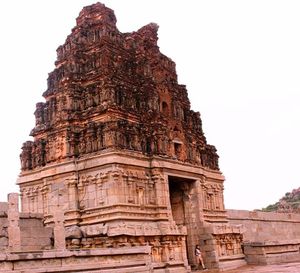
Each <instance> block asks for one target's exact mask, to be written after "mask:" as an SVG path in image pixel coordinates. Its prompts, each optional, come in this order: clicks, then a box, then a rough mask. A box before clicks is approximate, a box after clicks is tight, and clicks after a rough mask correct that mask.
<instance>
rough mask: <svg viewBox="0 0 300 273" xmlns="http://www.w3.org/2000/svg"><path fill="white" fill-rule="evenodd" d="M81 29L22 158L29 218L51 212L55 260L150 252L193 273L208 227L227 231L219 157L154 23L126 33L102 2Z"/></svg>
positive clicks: (52, 81)
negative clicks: (96, 252)
mask: <svg viewBox="0 0 300 273" xmlns="http://www.w3.org/2000/svg"><path fill="white" fill-rule="evenodd" d="M76 23H77V24H76V26H75V27H74V28H73V29H72V33H71V34H70V35H69V36H68V37H67V39H66V41H65V43H64V44H63V45H61V46H60V47H59V48H58V49H57V60H56V62H55V66H56V67H55V69H54V70H53V71H52V72H51V73H50V74H49V77H48V82H47V90H46V91H45V92H44V94H43V96H44V98H45V102H40V103H37V104H36V111H35V113H34V114H35V119H36V122H35V127H34V128H33V129H32V131H31V136H32V137H33V141H27V142H25V143H24V144H23V147H22V153H21V155H20V158H21V165H22V169H21V170H22V171H21V174H20V179H19V185H20V189H21V200H22V210H23V211H24V212H27V213H28V212H36V213H43V216H44V223H45V225H46V226H49V227H53V228H54V248H55V249H57V250H64V249H65V248H67V249H78V250H82V249H90V248H103V249H105V248H116V249H118V248H120V247H125V246H126V247H137V248H139V249H141V247H145V246H150V248H149V253H151V259H152V262H153V263H156V264H158V266H162V267H163V268H166V270H168V269H167V267H168V265H169V264H172V270H174V272H175V271H176V272H177V271H178V272H189V270H190V267H189V264H193V262H194V247H195V245H196V244H198V243H199V240H200V239H201V238H202V237H201V236H202V235H203V234H201V232H203V231H204V230H205V229H204V228H203V226H204V223H205V221H207V222H208V223H209V225H212V224H213V223H214V222H223V223H224V222H226V221H227V220H226V211H225V209H224V203H223V180H224V178H223V176H222V175H221V173H220V171H219V167H218V155H217V152H216V148H215V147H214V146H212V145H209V144H208V143H207V141H206V138H205V136H204V133H203V131H202V121H201V117H200V114H199V113H198V112H194V111H192V110H191V109H190V101H189V99H188V95H187V90H186V87H185V86H184V85H180V84H178V82H177V74H176V69H175V63H174V62H173V61H172V60H171V59H170V58H168V57H167V56H165V55H163V54H162V53H160V51H159V47H158V45H157V40H158V36H157V31H158V26H157V25H156V24H154V23H151V24H148V25H146V26H144V27H142V28H140V29H139V30H137V31H135V32H131V33H121V32H120V31H119V30H118V29H117V27H116V17H115V15H114V12H113V11H112V10H111V9H109V8H107V7H105V6H104V5H103V4H100V3H97V4H94V5H91V6H89V7H86V8H84V9H83V10H82V12H81V13H80V14H79V17H78V18H77V20H76ZM197 227H199V230H198V229H197ZM207 233H209V232H207ZM209 234H210V235H209V236H208V237H212V235H211V233H209ZM228 234H229V235H228V236H231V233H228ZM204 235H205V236H203V237H207V236H206V235H207V234H204ZM211 240H212V239H211ZM222 240H223V239H222ZM222 240H221V237H220V249H221V248H222V249H223V248H224V247H223V244H221V241H222ZM232 240H233V241H234V240H235V237H232ZM222 242H223V241H222ZM210 248H212V249H210ZM210 248H209V247H208V248H207V249H209V250H208V253H207V256H209V257H212V258H211V260H210V261H207V265H208V266H209V267H211V268H216V267H217V257H216V256H214V255H213V254H212V253H214V251H215V249H214V248H216V245H215V244H211V245H210ZM227 252H228V255H234V253H231V252H230V251H229V250H228V251H227ZM220 253H221V250H220ZM220 255H221V254H220ZM188 261H189V262H188ZM188 263H189V264H188ZM157 270H160V269H159V267H158V269H157ZM163 270H164V269H163ZM161 272H163V271H161Z"/></svg>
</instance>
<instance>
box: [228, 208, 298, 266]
mask: <svg viewBox="0 0 300 273" xmlns="http://www.w3.org/2000/svg"><path fill="white" fill-rule="evenodd" d="M227 213H228V220H229V222H230V223H231V224H234V225H243V226H244V229H245V231H244V235H243V237H244V238H243V241H244V253H245V255H246V259H247V262H248V263H249V264H274V263H282V262H292V261H300V253H299V252H300V215H299V214H292V213H289V214H283V213H270V212H261V211H245V210H228V211H227Z"/></svg>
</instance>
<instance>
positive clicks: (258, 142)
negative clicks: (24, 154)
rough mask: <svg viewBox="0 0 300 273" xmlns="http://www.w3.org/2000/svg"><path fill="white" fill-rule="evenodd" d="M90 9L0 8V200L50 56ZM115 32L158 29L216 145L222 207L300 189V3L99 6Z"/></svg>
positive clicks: (110, 1)
mask: <svg viewBox="0 0 300 273" xmlns="http://www.w3.org/2000/svg"><path fill="white" fill-rule="evenodd" d="M95 2H96V1H88V0H86V1H84V0H72V1H71V0H70V1H68V0H64V1H62V0H51V1H50V0H43V1H38V0H26V1H22V0H14V1H0V13H1V15H0V32H1V43H0V60H1V61H0V82H1V84H0V90H1V99H0V122H1V134H0V151H1V157H0V185H1V191H0V201H5V200H6V196H7V194H8V193H9V192H18V187H17V186H16V180H17V177H18V175H19V173H20V161H19V154H20V152H21V146H22V143H23V142H25V141H27V140H31V137H30V136H29V134H30V131H31V129H33V127H34V124H35V120H34V115H33V113H34V111H35V104H36V103H37V102H40V101H44V99H43V97H42V93H43V92H44V91H45V90H46V88H47V86H46V82H47V77H48V73H50V72H51V71H52V70H53V69H54V62H55V60H56V49H57V47H58V46H59V45H61V44H63V43H64V41H65V39H66V37H67V35H68V34H70V33H71V29H72V28H73V27H74V26H75V19H76V17H77V16H78V15H79V12H80V11H81V9H82V8H83V7H84V6H87V5H90V4H93V3H95ZM101 2H102V3H104V4H105V5H106V6H107V7H110V8H111V9H113V10H114V11H115V14H116V16H117V20H118V22H117V27H118V28H119V30H120V31H122V32H131V31H135V30H138V29H139V28H141V27H142V26H144V25H146V24H148V23H150V22H155V23H157V24H158V25H159V26H160V27H159V31H158V35H159V40H158V45H159V47H160V50H161V52H162V53H163V54H165V55H167V56H168V57H170V58H171V59H172V60H173V61H175V63H176V70H177V74H178V79H179V83H180V84H185V85H186V86H187V90H188V94H189V99H190V101H191V107H192V109H193V110H194V111H199V112H200V113H201V117H202V122H203V129H204V132H205V136H206V138H207V141H208V143H209V144H213V145H215V146H216V148H217V150H218V154H219V156H220V159H219V164H220V169H221V171H222V173H223V174H224V176H225V178H226V180H225V182H224V187H225V189H224V198H225V207H226V208H227V209H247V210H253V209H260V208H263V207H266V206H267V205H269V204H272V203H275V202H277V201H278V200H279V199H280V198H281V197H282V196H283V195H284V194H285V193H286V192H290V191H292V190H293V189H295V188H298V187H300V172H299V169H300V168H299V155H300V141H299V140H300V77H299V76H300V16H299V14H300V2H299V1H292V0H291V1H286V0H282V1H278V0H270V1H269V0H250V1H247V0H236V1H232V0H220V1H215V0H209V1H208V0H207V1H202V0H199V1H194V0H186V1H178V0H164V1H161V0H151V1H150V0H149V1H148V0H143V1H141V0H127V1H124V0H102V1H101Z"/></svg>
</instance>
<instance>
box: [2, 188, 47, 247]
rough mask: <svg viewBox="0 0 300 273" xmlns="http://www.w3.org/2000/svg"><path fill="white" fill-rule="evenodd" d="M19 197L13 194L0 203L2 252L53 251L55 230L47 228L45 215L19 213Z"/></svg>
mask: <svg viewBox="0 0 300 273" xmlns="http://www.w3.org/2000/svg"><path fill="white" fill-rule="evenodd" d="M18 202H19V195H18V194H17V193H11V194H9V195H8V202H1V203H0V251H12V252H15V251H38V250H45V249H51V248H52V247H53V246H52V245H53V242H52V241H53V240H52V238H53V229H52V228H51V227H45V226H44V223H43V215H41V214H37V213H20V212H19V203H18Z"/></svg>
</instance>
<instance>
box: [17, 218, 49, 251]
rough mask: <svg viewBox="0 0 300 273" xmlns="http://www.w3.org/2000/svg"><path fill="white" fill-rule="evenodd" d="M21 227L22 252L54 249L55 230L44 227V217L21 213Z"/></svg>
mask: <svg viewBox="0 0 300 273" xmlns="http://www.w3.org/2000/svg"><path fill="white" fill-rule="evenodd" d="M19 226H20V233H21V249H22V251H36V250H43V249H51V248H52V237H53V229H52V228H51V227H45V226H44V224H43V218H42V215H40V214H37V213H20V221H19Z"/></svg>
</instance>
